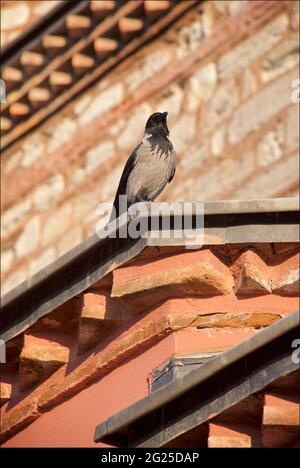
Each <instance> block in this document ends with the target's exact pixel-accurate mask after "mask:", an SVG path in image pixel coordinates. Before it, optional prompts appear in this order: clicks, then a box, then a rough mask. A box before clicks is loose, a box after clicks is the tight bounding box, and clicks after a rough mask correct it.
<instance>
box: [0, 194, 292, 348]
mask: <svg viewBox="0 0 300 468" xmlns="http://www.w3.org/2000/svg"><path fill="white" fill-rule="evenodd" d="M147 206H148V208H149V207H150V206H151V204H148V205H147ZM190 214H192V215H193V216H197V215H199V214H202V211H201V210H200V213H199V205H197V204H196V202H194V203H192V204H191V209H190ZM177 216H182V204H177V208H176V210H175V211H174V212H172V215H171V221H172V220H173V221H174V218H175V217H177ZM298 219H299V200H298V199H296V198H287V199H267V200H249V201H239V200H233V201H210V202H204V235H205V238H204V245H213V244H227V243H242V242H245V243H251V242H268V243H270V242H299V226H298ZM147 221H148V225H149V226H150V218H149V217H148V218H147ZM126 225H127V214H125V215H123V216H122V217H121V218H119V229H115V227H114V226H113V225H112V224H110V225H109V226H108V230H107V236H108V237H106V238H103V239H100V238H99V237H98V236H97V234H94V235H92V236H91V237H90V238H89V239H87V240H86V241H84V242H82V243H81V244H79V245H78V246H76V247H75V248H73V249H72V250H70V251H69V252H67V253H66V254H65V255H63V256H62V257H59V258H58V259H57V260H56V261H55V262H53V263H52V264H50V265H48V266H47V267H45V268H43V269H42V270H41V271H39V272H38V273H36V274H35V275H33V276H32V277H30V278H28V279H27V280H26V281H24V282H22V283H20V284H19V285H17V286H16V287H15V288H13V289H12V290H11V291H9V292H7V293H6V294H5V295H4V296H3V297H2V298H1V313H0V326H1V327H0V334H1V339H3V340H4V341H7V340H9V339H11V338H13V337H14V336H16V335H17V334H19V333H21V332H22V331H24V330H25V329H27V328H28V327H30V326H31V325H32V324H33V323H35V322H36V321H37V320H38V319H39V318H41V317H42V316H44V315H45V314H47V313H49V312H51V311H52V310H54V309H56V308H57V307H58V306H60V305H61V304H63V303H64V302H66V301H67V300H69V299H71V298H72V297H74V296H75V295H77V294H79V293H81V292H82V291H84V290H85V289H87V288H88V287H90V286H91V285H93V284H94V283H96V282H97V281H98V280H99V279H101V278H102V277H103V276H105V275H106V274H107V273H109V272H110V271H112V270H113V269H115V268H117V267H119V266H120V265H122V264H124V263H126V262H128V261H130V260H132V259H133V258H134V257H135V256H136V255H138V254H139V253H140V252H141V251H142V250H143V249H144V248H145V247H147V246H151V245H158V246H168V245H174V244H176V245H182V246H184V245H186V244H185V240H184V239H176V242H175V241H174V238H173V237H171V238H167V239H166V238H156V237H155V239H154V238H153V236H152V234H153V233H152V232H151V228H150V230H149V237H148V238H138V239H132V238H129V237H128V238H125V239H124V238H118V233H119V231H120V230H121V229H123V228H124V226H125V227H126ZM173 233H174V231H173Z"/></svg>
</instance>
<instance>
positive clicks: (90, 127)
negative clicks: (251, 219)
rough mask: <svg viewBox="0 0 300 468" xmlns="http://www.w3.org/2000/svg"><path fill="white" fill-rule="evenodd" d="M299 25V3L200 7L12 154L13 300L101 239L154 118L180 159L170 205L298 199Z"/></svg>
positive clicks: (5, 235)
mask: <svg viewBox="0 0 300 468" xmlns="http://www.w3.org/2000/svg"><path fill="white" fill-rule="evenodd" d="M18 3H19V2H18ZM298 23H299V3H298V2H295V1H274V2H273V1H267V2H261V1H252V2H249V1H248V2H247V1H222V2H220V1H210V2H204V3H203V4H199V5H197V6H196V7H195V8H194V9H192V10H191V11H190V12H188V13H187V14H186V15H185V16H184V17H182V18H181V19H180V20H178V21H177V22H176V23H175V24H173V26H172V27H170V28H169V29H168V30H167V31H165V32H164V33H162V34H160V36H159V37H158V38H157V39H156V40H154V41H153V42H151V43H150V44H148V45H147V46H144V47H143V48H142V49H141V50H140V51H138V52H137V53H135V54H134V55H132V56H131V57H129V58H128V59H126V60H125V61H124V62H123V63H121V64H119V65H118V66H117V67H116V68H115V69H114V70H113V71H112V72H111V73H109V74H108V75H106V76H105V77H104V78H103V79H102V80H100V81H99V82H97V83H96V84H95V85H94V86H93V87H91V88H90V89H89V90H87V91H86V92H85V93H84V94H82V95H81V96H79V97H78V98H76V99H75V100H73V101H72V102H71V103H69V104H66V105H65V106H64V107H63V109H62V110H61V111H59V112H58V113H57V114H55V115H54V116H53V117H51V118H49V119H48V120H47V121H46V122H45V123H44V124H42V125H41V126H40V127H38V128H37V129H35V130H34V131H32V132H31V133H30V134H28V135H27V136H25V137H24V138H22V139H21V140H20V141H18V142H17V143H15V144H14V145H13V146H11V147H10V148H9V149H8V150H6V151H5V153H4V154H3V155H2V187H3V188H4V190H3V193H2V225H1V231H2V232H1V236H2V254H1V264H2V279H3V280H4V281H3V288H2V292H5V291H7V290H9V289H10V288H11V287H13V286H14V285H16V284H17V283H19V282H20V281H22V280H23V279H24V278H26V277H28V276H29V275H31V274H33V273H34V272H36V271H37V270H39V269H41V268H42V267H43V266H45V265H47V264H48V263H50V262H52V261H53V260H55V259H56V258H57V257H58V256H59V255H62V254H63V253H64V252H66V251H67V250H69V249H70V248H72V247H73V246H74V245H76V244H77V243H79V242H80V241H82V240H83V239H85V238H87V237H88V236H89V235H90V234H91V233H93V232H94V230H95V223H96V222H97V221H98V219H99V214H97V211H96V208H97V206H98V205H99V203H101V202H107V201H112V198H113V196H114V193H115V191H116V188H117V184H118V180H119V177H120V174H121V171H122V168H123V165H124V162H125V160H126V159H127V157H128V155H129V154H130V152H131V151H132V149H133V148H134V146H135V144H136V142H137V141H138V139H139V138H140V137H141V136H142V133H143V128H144V124H145V120H146V119H147V117H148V116H149V114H150V113H151V112H154V111H160V110H161V111H164V110H167V111H169V127H170V130H171V138H172V141H173V143H174V146H175V149H176V150H177V157H178V163H177V164H178V166H177V173H176V176H175V178H174V180H173V182H172V184H171V185H170V186H169V187H168V188H167V189H166V190H165V192H164V193H163V194H162V195H161V197H160V200H167V201H171V200H172V201H185V200H195V199H197V200H202V199H203V200H204V199H205V200H208V199H225V198H260V197H277V196H296V194H297V190H298V169H297V167H298V148H299V131H298V115H299V114H298V112H299V109H298V106H297V105H296V104H295V103H293V102H292V100H291V96H292V92H293V89H292V82H293V80H295V79H296V78H298V76H299V72H298V60H299V56H298V49H299V32H298V30H297V28H298ZM105 220H106V217H105V216H104V217H103V223H104V222H105Z"/></svg>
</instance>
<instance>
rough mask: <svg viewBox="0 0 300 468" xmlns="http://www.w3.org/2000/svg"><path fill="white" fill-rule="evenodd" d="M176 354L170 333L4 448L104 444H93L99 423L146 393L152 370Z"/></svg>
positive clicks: (92, 445)
mask: <svg viewBox="0 0 300 468" xmlns="http://www.w3.org/2000/svg"><path fill="white" fill-rule="evenodd" d="M173 354H174V337H173V335H169V336H167V337H165V338H164V339H162V340H161V341H160V342H159V343H158V344H157V345H156V346H154V347H152V348H150V349H148V350H146V351H144V352H143V353H141V354H139V355H138V356H136V357H134V358H132V359H131V360H130V361H128V362H125V363H124V364H123V365H120V366H119V367H118V368H117V369H115V370H113V371H112V372H111V373H110V374H108V375H106V376H105V377H103V378H102V379H101V380H100V381H98V382H96V383H94V384H91V385H90V386H89V387H88V388H86V389H84V390H82V391H81V392H80V393H78V394H77V395H75V396H74V397H73V398H71V399H69V400H67V401H65V402H63V403H62V404H60V405H58V406H56V407H54V408H52V409H51V410H50V411H49V412H47V413H45V414H44V415H42V416H41V417H40V418H38V419H37V420H36V421H34V422H33V423H32V424H31V425H30V426H28V427H27V428H26V429H24V430H23V431H21V432H19V433H18V434H17V435H16V436H15V437H12V438H11V439H10V440H8V441H7V442H6V443H4V444H3V447H96V446H97V447H100V446H102V447H105V445H103V444H97V445H96V444H94V443H93V436H94V430H95V427H96V425H97V424H99V423H100V422H102V421H103V420H105V419H106V418H108V417H109V416H111V415H112V414H114V413H116V412H118V411H120V410H121V409H123V408H125V407H127V406H128V405H130V404H132V403H134V402H135V401H137V400H138V399H140V398H143V397H144V396H146V395H147V394H148V393H149V390H148V375H149V373H150V372H151V371H152V369H154V368H155V367H157V366H158V365H160V364H161V363H162V362H164V360H166V359H167V358H168V357H170V356H172V355H173Z"/></svg>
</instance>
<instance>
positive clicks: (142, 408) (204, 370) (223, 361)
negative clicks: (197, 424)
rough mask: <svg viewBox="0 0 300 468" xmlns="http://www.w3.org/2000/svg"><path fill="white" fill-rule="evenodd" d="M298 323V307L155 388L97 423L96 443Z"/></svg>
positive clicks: (299, 318) (283, 333)
mask: <svg viewBox="0 0 300 468" xmlns="http://www.w3.org/2000/svg"><path fill="white" fill-rule="evenodd" d="M299 325H300V316H299V310H297V311H295V312H293V313H291V314H289V315H288V316H287V317H284V318H282V319H281V320H279V321H278V322H276V323H274V324H272V325H269V326H268V327H266V328H265V329H263V330H261V331H259V332H257V333H256V334H255V335H253V336H252V337H250V338H248V339H246V340H244V341H242V342H241V343H239V344H238V345H236V346H234V347H232V348H230V349H229V350H228V351H225V352H223V353H220V354H219V355H217V356H216V357H214V358H212V359H211V360H210V361H208V362H207V363H204V364H203V365H202V366H201V368H198V369H194V370H191V371H190V372H189V373H188V374H187V375H185V376H183V377H179V378H177V379H176V380H173V381H172V382H170V383H168V384H166V385H164V386H163V387H162V388H161V389H158V390H156V391H155V392H153V393H152V394H150V395H148V396H147V397H145V398H143V399H141V400H139V401H137V402H136V403H134V404H133V405H130V406H129V407H127V408H125V409H123V410H122V411H120V412H118V413H116V414H114V415H113V416H111V417H109V418H108V419H106V420H105V421H104V422H102V423H101V424H99V425H98V426H96V429H95V434H94V442H100V441H101V440H102V439H106V441H107V438H108V437H110V436H116V434H117V433H118V432H120V431H122V430H124V429H125V428H126V427H127V426H128V425H129V424H131V423H133V422H135V421H137V420H138V419H139V418H141V417H143V416H145V415H147V414H150V413H151V412H153V411H155V410H157V409H158V408H160V407H162V406H163V405H165V404H167V403H169V402H170V401H172V400H174V399H175V398H177V397H179V396H180V395H182V394H184V393H185V392H187V391H189V390H191V389H192V388H193V387H195V386H196V385H198V384H200V383H201V382H203V381H205V380H207V379H208V378H210V377H211V376H213V375H215V374H216V373H217V372H219V371H220V370H222V369H223V368H225V367H228V366H229V365H230V364H233V363H234V362H236V361H238V360H241V359H243V358H244V357H246V356H247V355H249V354H250V353H252V352H254V351H257V350H259V349H260V348H262V347H263V346H265V345H267V344H268V343H271V342H272V341H275V340H276V339H277V338H279V337H281V336H283V335H285V334H287V333H288V332H290V331H291V330H294V329H296V328H298V327H299Z"/></svg>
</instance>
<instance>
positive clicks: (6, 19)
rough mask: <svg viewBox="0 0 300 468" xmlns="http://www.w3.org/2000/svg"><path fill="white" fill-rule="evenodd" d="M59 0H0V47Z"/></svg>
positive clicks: (44, 13)
mask: <svg viewBox="0 0 300 468" xmlns="http://www.w3.org/2000/svg"><path fill="white" fill-rule="evenodd" d="M60 1H61V0H42V1H41V0H31V1H22V0H8V1H5V0H1V47H3V46H6V45H8V43H10V42H11V41H13V40H14V39H15V38H16V37H18V36H19V35H20V34H21V33H22V32H23V31H25V30H26V29H28V28H29V27H30V26H32V24H33V23H35V22H36V21H38V20H39V19H40V18H42V17H43V16H44V15H46V14H47V13H48V12H49V11H50V10H51V9H52V8H54V6H56V5H57V4H58V3H59V2H60Z"/></svg>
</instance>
